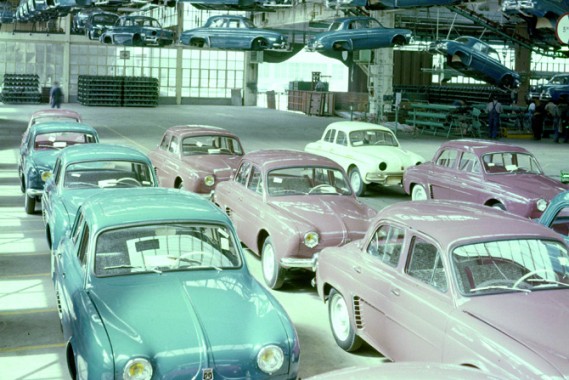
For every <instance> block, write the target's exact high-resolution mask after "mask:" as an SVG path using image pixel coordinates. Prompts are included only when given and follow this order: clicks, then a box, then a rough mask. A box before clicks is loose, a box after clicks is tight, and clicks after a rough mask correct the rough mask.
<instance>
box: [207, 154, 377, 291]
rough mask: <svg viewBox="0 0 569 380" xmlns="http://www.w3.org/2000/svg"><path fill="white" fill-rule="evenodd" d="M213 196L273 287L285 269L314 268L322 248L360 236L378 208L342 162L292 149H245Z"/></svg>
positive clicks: (269, 284) (268, 283)
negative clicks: (358, 190) (360, 195)
mask: <svg viewBox="0 0 569 380" xmlns="http://www.w3.org/2000/svg"><path fill="white" fill-rule="evenodd" d="M213 200H214V202H215V203H216V204H217V205H218V206H219V207H220V208H221V209H222V210H223V211H225V212H226V213H227V214H228V215H229V217H230V218H231V220H232V221H233V224H234V225H235V228H236V229H237V234H238V235H239V238H240V239H241V241H242V242H243V244H245V245H246V246H247V247H249V249H251V250H252V251H253V252H254V253H256V254H258V255H261V259H262V268H263V277H264V279H265V282H266V283H267V285H268V286H269V287H271V288H273V289H278V288H280V287H281V286H282V285H283V283H284V281H285V276H286V273H287V271H288V270H290V269H297V268H301V269H313V266H314V256H315V254H316V253H317V252H319V251H320V250H321V249H322V248H324V247H335V246H340V245H342V244H346V243H348V242H350V241H352V240H355V239H360V238H361V237H362V236H363V235H364V233H365V231H366V229H367V226H368V224H369V221H370V220H371V218H373V217H374V216H375V214H376V211H375V210H373V209H372V208H370V207H368V206H366V205H365V204H363V203H361V202H360V201H358V200H357V198H356V196H355V195H354V193H353V192H352V189H351V188H350V184H349V181H348V179H347V177H346V173H345V172H344V170H343V169H342V167H341V166H339V165H338V164H337V163H335V162H334V161H332V160H329V159H327V158H324V157H321V156H318V155H315V154H311V153H306V152H299V151H291V150H264V151H257V152H253V153H249V154H246V155H245V156H243V159H242V161H241V165H240V166H239V169H238V170H237V174H236V175H235V178H234V179H233V180H231V181H227V182H223V183H220V184H219V185H218V186H217V189H216V190H215V192H214V197H213Z"/></svg>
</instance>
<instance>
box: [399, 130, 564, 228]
mask: <svg viewBox="0 0 569 380" xmlns="http://www.w3.org/2000/svg"><path fill="white" fill-rule="evenodd" d="M403 188H404V189H405V192H407V194H411V199H413V200H425V199H450V200H460V201H466V202H474V203H478V204H482V205H486V206H491V207H495V208H500V209H502V210H507V211H510V212H512V213H514V214H518V215H522V216H525V217H528V218H539V217H540V215H541V214H542V212H543V211H544V210H545V208H546V207H547V204H548V203H549V201H551V199H552V198H553V197H554V196H555V195H557V194H558V193H560V192H562V191H565V190H567V189H569V186H567V185H565V184H562V183H561V182H559V181H557V180H554V179H552V178H550V177H548V176H546V175H545V174H544V173H543V171H542V170H541V167H540V166H539V163H538V162H537V160H536V158H535V157H534V156H533V155H532V154H531V153H530V152H529V151H528V150H526V149H525V148H522V147H519V146H515V145H510V144H505V143H500V142H492V141H482V140H467V139H463V140H453V141H447V142H445V143H443V144H442V145H441V147H440V148H439V149H438V151H437V152H436V153H435V156H434V157H433V160H432V161H430V162H426V163H423V164H420V165H417V166H412V167H409V168H407V169H406V170H405V172H404V173H403Z"/></svg>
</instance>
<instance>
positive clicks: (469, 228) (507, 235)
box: [377, 200, 563, 250]
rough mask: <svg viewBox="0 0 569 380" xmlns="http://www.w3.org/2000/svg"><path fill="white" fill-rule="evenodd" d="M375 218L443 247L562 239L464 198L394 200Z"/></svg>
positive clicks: (534, 223) (508, 214) (513, 216)
mask: <svg viewBox="0 0 569 380" xmlns="http://www.w3.org/2000/svg"><path fill="white" fill-rule="evenodd" d="M377 218H378V219H389V220H392V221H395V222H397V223H399V224H403V225H407V226H408V227H410V228H411V229H413V230H415V231H420V232H422V233H424V234H426V235H428V236H431V237H432V238H433V239H435V240H436V241H438V242H439V244H440V245H441V247H442V248H443V249H445V250H448V249H449V248H450V247H452V246H455V245H463V244H470V243H476V242H481V241H493V240H507V239H524V238H545V239H548V240H556V241H559V242H563V240H562V238H561V237H560V236H558V234H557V233H555V232H554V231H552V230H550V229H548V228H546V227H544V226H542V225H540V224H538V223H536V222H534V221H532V220H530V219H527V218H524V217H521V216H518V215H514V214H511V213H508V212H506V211H503V210H499V209H495V208H492V207H489V206H483V205H479V204H474V203H468V202H460V201H445V200H427V201H405V202H398V203H396V204H393V205H390V206H387V207H385V208H384V209H382V210H381V211H379V213H378V216H377Z"/></svg>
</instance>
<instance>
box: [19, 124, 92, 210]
mask: <svg viewBox="0 0 569 380" xmlns="http://www.w3.org/2000/svg"><path fill="white" fill-rule="evenodd" d="M98 142H99V135H98V133H97V131H96V130H95V128H93V127H91V126H90V125H87V124H84V123H75V122H62V121H50V122H45V123H38V124H34V125H32V126H31V127H30V129H29V130H28V133H27V135H25V138H24V139H23V140H22V143H21V146H20V157H19V160H18V177H19V178H20V188H21V190H22V192H23V193H24V194H25V197H24V208H25V210H26V213H27V214H33V213H34V212H35V208H36V202H37V201H39V200H40V199H41V196H42V194H43V187H44V184H45V180H46V179H47V176H48V175H49V173H50V172H51V170H52V169H53V165H54V164H55V160H56V158H57V155H58V154H59V152H60V151H61V150H62V149H63V148H66V147H68V146H72V145H79V144H89V143H98Z"/></svg>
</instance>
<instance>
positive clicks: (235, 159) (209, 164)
mask: <svg viewBox="0 0 569 380" xmlns="http://www.w3.org/2000/svg"><path fill="white" fill-rule="evenodd" d="M182 161H183V162H184V163H185V164H186V165H187V166H188V167H191V168H194V169H195V170H198V171H203V172H205V173H207V174H210V173H213V174H215V175H216V177H222V178H229V176H230V175H231V174H232V173H233V171H234V170H235V169H236V168H237V165H239V162H241V156H231V155H224V154H220V155H208V156H187V157H184V158H183V159H182Z"/></svg>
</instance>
